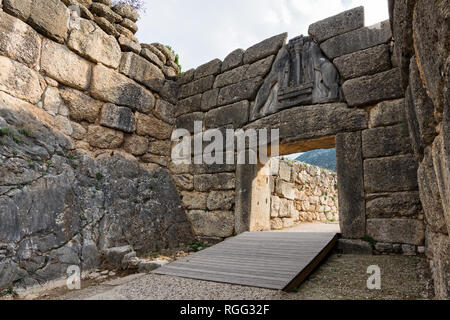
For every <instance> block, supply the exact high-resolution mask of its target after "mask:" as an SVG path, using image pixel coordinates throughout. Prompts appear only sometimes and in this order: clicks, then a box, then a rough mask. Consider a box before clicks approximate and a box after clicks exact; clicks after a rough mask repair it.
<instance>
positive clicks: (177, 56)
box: [166, 46, 182, 74]
mask: <svg viewBox="0 0 450 320" xmlns="http://www.w3.org/2000/svg"><path fill="white" fill-rule="evenodd" d="M166 48H167V49H169V50H170V51H171V52H172V53H173V54H174V55H175V63H176V64H177V66H178V69H179V71H178V74H180V73H181V68H182V67H181V65H180V56H179V55H178V54H177V53H176V52H175V51H174V50H173V49H172V47H171V46H166Z"/></svg>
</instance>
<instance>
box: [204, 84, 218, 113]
mask: <svg viewBox="0 0 450 320" xmlns="http://www.w3.org/2000/svg"><path fill="white" fill-rule="evenodd" d="M218 98H219V89H212V90H209V91H206V92H205V93H204V94H203V95H202V102H201V109H202V111H208V110H211V109H212V108H215V107H216V106H217V99H218Z"/></svg>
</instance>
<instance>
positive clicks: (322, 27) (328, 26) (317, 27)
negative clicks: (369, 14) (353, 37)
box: [308, 7, 364, 43]
mask: <svg viewBox="0 0 450 320" xmlns="http://www.w3.org/2000/svg"><path fill="white" fill-rule="evenodd" d="M362 27H364V7H357V8H354V9H351V10H347V11H344V12H342V13H340V14H337V15H335V16H332V17H329V18H327V19H324V20H321V21H318V22H316V23H313V24H312V25H310V26H309V29H308V33H309V35H310V36H311V37H312V38H313V39H314V40H315V41H316V42H319V43H320V42H323V41H325V40H327V39H329V38H332V37H335V36H338V35H341V34H343V33H347V32H350V31H353V30H356V29H359V28H362Z"/></svg>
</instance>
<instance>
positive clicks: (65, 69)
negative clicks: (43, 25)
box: [41, 39, 91, 90]
mask: <svg viewBox="0 0 450 320" xmlns="http://www.w3.org/2000/svg"><path fill="white" fill-rule="evenodd" d="M41 68H42V71H43V72H45V74H47V75H48V76H49V77H51V78H53V79H55V80H57V81H58V82H60V83H62V84H65V85H67V86H69V87H73V88H75V89H80V90H86V89H87V88H88V86H89V82H90V76H91V65H90V63H89V62H88V61H86V60H84V59H83V58H81V57H80V56H78V55H77V54H75V53H73V52H72V51H70V50H69V49H68V48H67V47H66V46H63V45H60V44H58V43H56V42H53V41H50V40H47V39H44V41H43V42H42V58H41Z"/></svg>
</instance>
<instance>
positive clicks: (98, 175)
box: [95, 172, 103, 181]
mask: <svg viewBox="0 0 450 320" xmlns="http://www.w3.org/2000/svg"><path fill="white" fill-rule="evenodd" d="M95 177H96V178H97V180H98V181H100V180H102V179H103V174H102V173H101V172H97V174H96V175H95Z"/></svg>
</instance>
